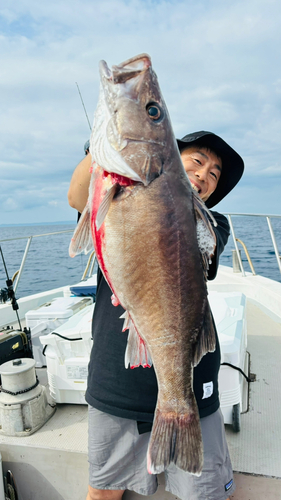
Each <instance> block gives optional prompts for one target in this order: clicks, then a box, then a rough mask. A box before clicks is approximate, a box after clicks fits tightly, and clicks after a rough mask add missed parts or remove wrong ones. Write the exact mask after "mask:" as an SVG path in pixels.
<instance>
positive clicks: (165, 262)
mask: <svg viewBox="0 0 281 500" xmlns="http://www.w3.org/2000/svg"><path fill="white" fill-rule="evenodd" d="M100 75H101V91H100V98H99V103H98V107H97V111H96V114H95V121H94V127H93V132H92V135H91V141H90V154H89V155H88V156H86V157H85V159H84V160H83V161H82V162H81V163H80V164H79V165H78V167H77V168H76V170H75V172H74V174H73V177H72V180H71V185H70V189H69V194H68V196H69V203H70V205H71V206H73V207H74V208H76V209H77V210H78V211H80V212H82V215H81V218H80V221H79V224H78V226H77V229H76V231H75V233H74V236H73V239H72V242H71V245H70V255H71V256H74V255H76V254H78V253H80V252H81V251H83V250H85V251H89V250H90V249H91V247H92V246H94V248H95V251H96V255H97V258H98V262H99V267H100V269H99V273H98V287H97V296H96V307H95V313H94V317H93V339H94V346H93V349H92V353H91V360H90V364H89V376H88V389H87V393H86V400H87V402H88V404H89V463H90V486H89V493H88V497H87V500H94V499H95V500H102V499H104V500H105V499H110V500H119V499H121V498H122V495H123V492H124V490H126V489H128V490H133V491H136V492H137V493H140V494H142V495H151V494H153V493H154V492H155V491H156V489H157V478H156V474H158V473H160V472H162V471H164V474H165V479H166V489H167V491H170V492H171V493H173V494H174V495H177V496H178V497H179V498H181V499H182V500H188V499H198V500H199V499H200V500H202V499H206V500H207V499H208V500H226V498H227V497H228V496H229V494H230V493H232V492H233V491H234V483H233V474H232V468H231V463H230V459H229V455H228V450H227V444H226V440H225V434H224V426H223V418H222V415H221V412H220V409H219V397H218V371H219V366H220V350H219V344H218V339H217V334H216V330H215V326H214V323H213V319H212V315H211V312H210V308H209V304H208V299H207V288H206V278H208V279H213V278H214V277H215V275H216V271H217V267H218V261H219V255H220V254H221V252H222V251H223V248H224V246H225V244H226V242H227V239H228V236H229V226H228V223H227V220H226V218H225V217H224V216H222V215H220V214H218V213H216V212H213V213H211V212H209V210H208V208H212V207H213V206H214V205H215V204H217V203H218V202H219V201H221V200H222V199H223V198H224V197H225V196H226V195H227V194H228V193H229V192H230V191H231V189H233V187H234V186H235V185H236V184H237V182H238V181H239V179H240V178H241V176H242V173H243V168H244V165H243V160H242V159H241V157H240V156H239V155H238V154H237V153H236V152H235V151H234V150H233V149H232V148H231V147H230V146H229V145H228V144H227V143H226V142H225V141H223V139H221V138H220V137H218V136H217V135H215V134H213V133H210V132H204V131H202V132H196V133H194V134H188V135H187V136H185V137H184V138H183V139H182V140H180V141H176V140H175V138H174V135H173V131H172V127H171V124H170V120H169V115H168V111H167V108H166V106H165V102H164V100H163V97H162V95H161V92H160V88H159V85H158V81H157V77H156V75H155V73H154V72H153V70H152V67H151V61H150V58H149V56H148V55H146V54H141V55H139V56H136V57H134V58H132V59H129V60H128V61H125V62H124V63H122V64H120V65H118V66H113V68H112V70H110V69H109V68H108V67H107V65H106V63H105V62H104V61H102V62H101V64H100ZM186 174H187V175H186ZM89 185H90V187H89ZM87 200H88V201H87ZM121 318H122V320H124V323H123V322H122V320H121V321H120V319H121ZM127 330H129V334H128V335H127V333H122V331H123V332H125V331H126V332H127ZM124 357H125V365H124ZM152 365H153V366H152ZM128 368H134V369H133V370H132V369H128Z"/></svg>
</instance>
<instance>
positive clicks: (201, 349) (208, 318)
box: [192, 299, 216, 366]
mask: <svg viewBox="0 0 281 500" xmlns="http://www.w3.org/2000/svg"><path fill="white" fill-rule="evenodd" d="M215 349H216V332H215V325H214V321H213V318H212V313H211V309H210V306H209V302H208V300H207V299H206V304H205V308H204V312H203V323H202V326H201V330H200V332H199V334H198V336H197V339H196V342H195V343H194V345H193V363H192V364H193V366H196V365H198V363H199V361H200V360H201V359H202V358H203V356H204V355H205V354H207V352H214V350H215Z"/></svg>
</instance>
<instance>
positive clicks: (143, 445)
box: [89, 406, 235, 500]
mask: <svg viewBox="0 0 281 500" xmlns="http://www.w3.org/2000/svg"><path fill="white" fill-rule="evenodd" d="M200 423H201V429H202V436H203V446H204V467H203V472H202V474H201V476H200V477H197V476H194V475H191V474H189V473H188V472H184V471H182V470H180V469H178V468H177V467H175V465H173V464H171V465H170V466H169V468H168V469H167V470H166V471H165V472H164V475H165V484H166V488H165V489H166V491H170V492H171V493H172V494H173V495H176V496H177V497H179V498H180V499H181V500H199V499H200V500H226V499H227V498H228V497H229V495H231V494H232V493H233V492H234V489H235V486H234V481H233V472H232V466H231V462H230V458H229V453H228V447H227V443H226V439H225V430H224V423H223V416H222V413H221V411H220V410H217V411H216V412H215V413H213V414H212V415H210V416H209V417H205V418H202V419H201V420H200ZM149 438H150V432H146V433H145V434H140V435H139V433H138V429H137V424H136V422H135V421H134V420H129V419H126V418H120V417H115V416H113V415H109V414H107V413H103V412H101V411H99V410H96V409H95V408H92V407H91V406H89V476H90V480H89V484H90V486H92V487H93V488H96V489H102V490H104V489H109V490H133V491H135V492H136V493H139V494H141V495H153V493H155V492H156V490H157V486H158V481H157V476H155V475H151V474H149V473H148V472H147V468H146V454H147V447H148V441H149Z"/></svg>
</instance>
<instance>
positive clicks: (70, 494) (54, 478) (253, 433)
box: [0, 268, 281, 500]
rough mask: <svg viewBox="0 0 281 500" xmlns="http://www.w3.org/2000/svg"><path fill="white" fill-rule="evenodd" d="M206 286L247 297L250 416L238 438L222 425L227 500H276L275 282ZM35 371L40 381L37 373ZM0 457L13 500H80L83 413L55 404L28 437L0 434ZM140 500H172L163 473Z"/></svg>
mask: <svg viewBox="0 0 281 500" xmlns="http://www.w3.org/2000/svg"><path fill="white" fill-rule="evenodd" d="M230 282H231V285H229V283H230ZM269 282H270V283H269ZM257 285H258V286H257ZM269 285H270V287H269ZM235 287H236V288H235ZM268 287H269V289H268ZM272 287H273V288H274V290H273V288H272ZM209 288H210V290H217V291H220V290H221V291H226V292H227V291H230V290H231V291H233V290H239V291H242V292H244V293H245V294H246V295H247V297H248V300H247V313H246V314H247V325H248V348H247V350H248V351H249V353H250V371H251V373H255V374H256V381H255V382H253V383H251V384H250V398H249V410H248V412H246V413H244V414H242V415H241V431H240V433H234V432H233V430H232V427H230V426H226V435H227V441H228V445H229V450H230V455H231V459H232V463H233V469H234V471H235V481H236V485H237V489H236V491H235V493H234V495H233V496H232V497H231V499H232V500H261V499H262V500H264V498H265V497H266V498H267V499H268V500H281V412H280V394H281V389H280V387H281V371H280V359H281V307H280V304H281V284H279V283H274V282H272V281H270V280H267V279H266V278H261V277H253V276H247V278H244V281H243V279H241V275H240V276H239V275H237V276H236V275H233V273H232V271H231V270H230V269H228V268H222V270H221V272H220V273H219V276H218V278H217V279H216V280H215V281H214V282H211V283H210V285H209ZM265 290H267V293H265ZM273 292H274V293H273ZM261 295H263V303H266V304H267V305H266V307H267V314H266V313H265V310H263V308H261V307H258V306H257V303H258V302H260V300H261ZM278 297H279V298H278ZM37 372H38V374H39V377H40V378H42V381H43V379H44V377H45V374H44V370H42V369H41V370H38V371H37ZM0 452H1V455H2V460H3V468H4V471H6V470H7V469H9V468H10V469H11V470H12V471H13V473H14V475H15V478H16V481H17V484H18V489H19V500H29V499H31V498H34V499H35V498H36V500H37V497H34V496H33V493H32V492H34V491H38V490H40V496H38V498H39V497H40V500H49V499H50V498H51V499H52V500H85V498H86V492H87V482H88V463H87V407H86V406H82V405H57V411H56V413H55V414H54V416H53V417H52V418H51V419H50V420H49V421H48V422H47V423H46V424H45V425H44V426H43V427H42V428H41V429H40V430H39V431H37V432H36V433H35V434H33V435H31V436H26V437H22V438H18V437H9V436H4V435H1V434H0ZM27 478H28V480H27ZM66 485H67V486H66ZM141 498H144V497H143V496H141V495H138V494H136V493H133V492H129V491H128V492H126V493H125V495H124V499H125V500H137V499H141ZM146 498H153V499H155V500H160V499H161V500H173V499H174V500H175V499H176V497H174V496H173V495H171V494H170V493H167V492H165V488H164V479H163V475H160V476H159V488H158V491H157V493H156V494H155V495H153V497H152V496H151V497H146Z"/></svg>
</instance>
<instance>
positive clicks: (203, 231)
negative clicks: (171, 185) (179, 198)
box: [193, 192, 217, 280]
mask: <svg viewBox="0 0 281 500" xmlns="http://www.w3.org/2000/svg"><path fill="white" fill-rule="evenodd" d="M193 204H194V210H195V216H196V223H197V227H196V229H197V240H198V247H199V250H200V252H201V257H202V264H203V269H204V274H205V278H206V280H207V275H208V269H209V264H211V262H212V256H213V255H214V252H215V249H216V236H215V233H214V230H213V227H212V224H211V221H212V223H213V225H214V226H216V225H217V223H216V221H215V219H214V217H213V215H212V214H211V212H210V211H209V210H208V208H207V207H206V205H205V203H204V202H203V201H202V200H201V198H200V197H199V195H198V194H197V193H196V192H194V193H193Z"/></svg>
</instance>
